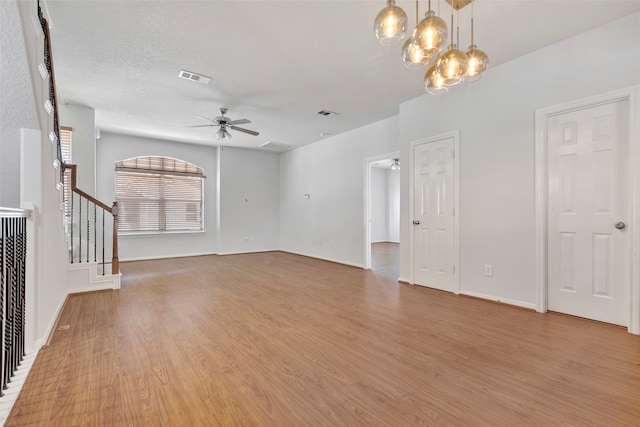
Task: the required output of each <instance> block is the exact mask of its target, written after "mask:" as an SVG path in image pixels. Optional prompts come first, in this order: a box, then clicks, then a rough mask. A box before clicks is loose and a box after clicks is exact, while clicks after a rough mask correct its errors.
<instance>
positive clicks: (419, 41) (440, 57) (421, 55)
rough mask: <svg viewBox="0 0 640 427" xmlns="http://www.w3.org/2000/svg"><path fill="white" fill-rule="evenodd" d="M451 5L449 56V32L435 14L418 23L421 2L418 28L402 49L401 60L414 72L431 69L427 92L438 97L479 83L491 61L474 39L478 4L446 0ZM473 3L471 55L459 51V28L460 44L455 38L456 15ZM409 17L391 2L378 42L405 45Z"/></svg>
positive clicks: (378, 26) (377, 26)
mask: <svg viewBox="0 0 640 427" xmlns="http://www.w3.org/2000/svg"><path fill="white" fill-rule="evenodd" d="M446 2H447V3H449V4H450V5H451V41H450V43H449V46H448V48H447V50H446V52H444V53H442V51H443V49H444V46H445V45H446V44H447V38H448V36H449V30H448V29H447V24H446V22H445V21H444V20H443V19H442V18H440V17H439V16H437V15H436V13H435V12H434V11H433V10H431V0H429V4H428V10H427V12H426V13H425V15H424V19H422V20H421V21H420V22H418V0H416V26H415V28H414V29H413V31H412V32H411V36H410V37H408V38H407V40H406V41H405V42H404V44H403V45H402V49H401V51H400V57H401V58H402V62H403V63H404V65H405V66H407V67H408V68H410V69H416V68H421V67H424V66H428V65H429V64H432V65H431V66H430V67H428V69H427V72H426V74H425V76H424V86H425V89H426V91H427V92H429V93H430V94H432V95H437V94H440V93H443V92H446V91H447V90H448V89H449V88H450V87H452V86H454V85H457V84H458V83H461V82H473V81H476V80H478V79H479V78H480V77H481V75H482V73H483V72H484V71H485V70H486V69H487V67H488V66H489V57H488V56H487V54H486V53H484V52H483V51H482V50H479V49H478V47H477V46H476V45H475V42H474V39H473V2H474V0H446ZM470 3H471V45H470V46H469V49H468V50H467V52H466V53H465V52H463V51H461V50H458V40H457V39H459V27H456V41H455V42H454V38H453V29H454V26H453V13H454V10H456V11H458V10H460V9H462V8H463V7H465V6H467V5H468V4H470ZM407 27H408V19H407V14H406V13H405V11H404V10H402V8H401V7H398V6H396V2H395V0H387V5H386V7H385V8H384V9H382V10H381V11H380V12H379V13H378V15H377V16H376V19H375V21H374V33H375V36H376V38H377V39H378V41H379V42H380V43H382V44H384V45H389V44H393V43H395V42H399V41H401V40H402V39H403V38H404V37H405V36H406V35H407Z"/></svg>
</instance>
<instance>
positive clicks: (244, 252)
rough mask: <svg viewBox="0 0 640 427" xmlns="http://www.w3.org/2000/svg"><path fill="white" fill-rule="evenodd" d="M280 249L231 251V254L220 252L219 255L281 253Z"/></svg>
mask: <svg viewBox="0 0 640 427" xmlns="http://www.w3.org/2000/svg"><path fill="white" fill-rule="evenodd" d="M279 251H280V249H255V250H250V251H237V252H234V251H230V252H218V255H242V254H259V253H260V252H279Z"/></svg>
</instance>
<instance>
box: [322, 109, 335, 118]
mask: <svg viewBox="0 0 640 427" xmlns="http://www.w3.org/2000/svg"><path fill="white" fill-rule="evenodd" d="M318 114H320V115H321V116H326V117H329V116H335V115H336V114H338V113H335V112H333V111H329V110H320V111H318Z"/></svg>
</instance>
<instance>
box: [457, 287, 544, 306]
mask: <svg viewBox="0 0 640 427" xmlns="http://www.w3.org/2000/svg"><path fill="white" fill-rule="evenodd" d="M460 295H468V296H470V297H475V298H481V299H486V300H489V301H495V302H501V303H503V304H508V305H514V306H516V307H522V308H528V309H530V310H535V309H536V304H535V303H533V302H525V301H518V300H514V299H509V298H500V297H495V296H493V295H487V294H481V293H479V292H471V291H463V290H462V289H461V290H460Z"/></svg>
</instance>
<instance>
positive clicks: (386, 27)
mask: <svg viewBox="0 0 640 427" xmlns="http://www.w3.org/2000/svg"><path fill="white" fill-rule="evenodd" d="M407 23H408V19H407V14H406V13H405V12H404V10H402V8H400V7H398V6H396V2H395V0H387V6H386V7H385V8H384V9H382V10H381V11H380V12H379V13H378V16H376V19H375V21H374V22H373V30H374V32H375V35H376V38H377V39H378V41H379V42H380V43H381V44H383V45H390V44H393V43H395V42H396V41H399V40H401V39H402V38H403V37H404V36H405V34H406V33H407Z"/></svg>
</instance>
